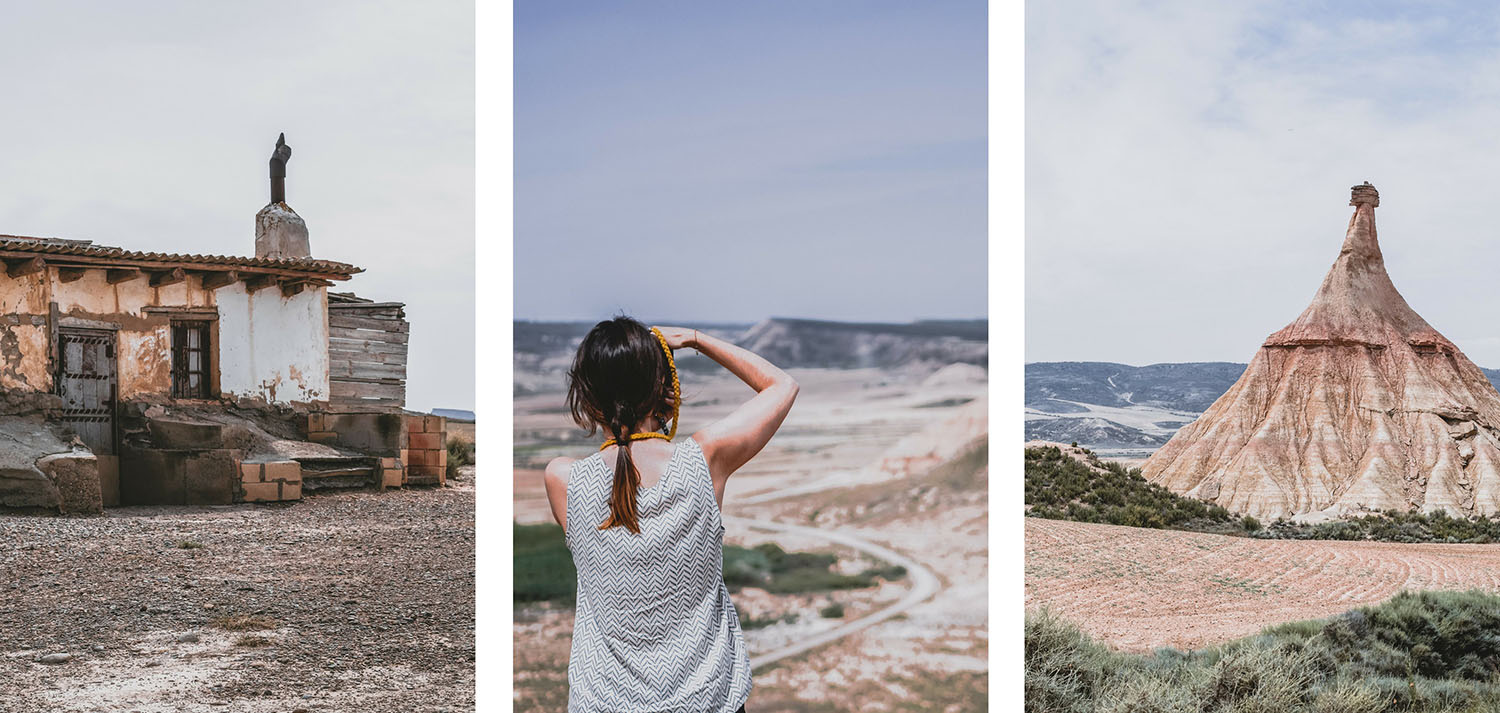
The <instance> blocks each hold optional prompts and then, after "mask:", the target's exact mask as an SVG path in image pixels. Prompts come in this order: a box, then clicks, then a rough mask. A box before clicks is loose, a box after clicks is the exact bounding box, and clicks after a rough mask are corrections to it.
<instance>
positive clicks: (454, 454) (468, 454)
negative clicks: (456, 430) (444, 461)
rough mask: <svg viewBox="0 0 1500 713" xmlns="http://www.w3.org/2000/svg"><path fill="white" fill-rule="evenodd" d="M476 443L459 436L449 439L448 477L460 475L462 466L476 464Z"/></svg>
mask: <svg viewBox="0 0 1500 713" xmlns="http://www.w3.org/2000/svg"><path fill="white" fill-rule="evenodd" d="M474 454H475V450H474V443H473V442H471V441H460V440H458V439H457V438H450V439H448V477H449V478H452V477H454V476H456V475H458V469H459V467H460V466H465V465H474V463H475V462H476V461H475V459H474Z"/></svg>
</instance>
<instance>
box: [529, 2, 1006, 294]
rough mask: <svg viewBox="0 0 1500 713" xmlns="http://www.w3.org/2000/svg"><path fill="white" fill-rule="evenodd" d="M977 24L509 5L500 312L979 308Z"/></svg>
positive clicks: (932, 13)
mask: <svg viewBox="0 0 1500 713" xmlns="http://www.w3.org/2000/svg"><path fill="white" fill-rule="evenodd" d="M985 13H986V8H985V4H984V3H983V2H981V1H976V0H958V1H953V0H948V1H944V2H921V3H912V2H906V1H904V0H902V1H899V2H892V1H873V0H872V1H869V2H860V3H852V4H851V3H822V2H814V3H808V2H801V1H800V0H779V1H771V2H753V3H736V2H705V3H683V2H660V1H647V2H631V3H598V2H595V3H558V2H546V1H543V0H518V2H517V3H516V16H515V46H516V75H515V76H516V94H515V112H516V113H515V150H516V159H515V160H516V167H515V180H516V203H515V208H516V214H515V226H516V237H515V274H516V282H515V311H516V313H515V316H516V317H517V318H520V319H566V320H584V321H591V320H596V319H602V318H606V317H608V316H610V315H611V314H613V313H615V312H617V311H620V310H624V311H627V312H630V313H634V314H637V315H639V316H641V317H642V318H645V319H654V318H657V317H660V318H663V319H667V318H670V319H674V320H684V321H686V320H701V321H756V320H760V319H763V318H766V317H770V316H791V317H815V318H826V319H851V320H882V321H885V320H889V321H903V320H908V319H914V318H929V317H943V318H964V317H969V318H972V317H983V316H984V314H985V312H986V285H985V254H986V253H985V250H986V242H985V237H986V236H985V218H986V216H985V211H986V193H985V175H986V173H985V171H986V164H985V156H986V154H985V134H986V116H985V111H986V103H985V102H986V91H985V89H986V84H985V81H986V80H985V67H986V64H985V62H986V54H985V50H986V46H985V29H986V28H985V18H986V14H985Z"/></svg>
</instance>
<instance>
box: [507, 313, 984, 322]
mask: <svg viewBox="0 0 1500 713" xmlns="http://www.w3.org/2000/svg"><path fill="white" fill-rule="evenodd" d="M615 314H618V313H615ZM613 316H614V314H611V315H609V316H605V317H587V318H558V319H550V318H536V317H514V316H513V317H511V322H513V323H514V322H536V323H543V324H589V323H591V322H593V323H597V322H602V321H604V320H607V319H610V318H611V317H613ZM629 316H632V317H635V315H629ZM637 319H639V317H637ZM773 319H784V320H802V321H808V322H839V323H843V324H912V323H916V322H988V321H989V316H988V315H980V316H978V317H917V318H915V319H905V320H880V319H837V318H833V317H795V316H789V315H783V314H778V315H772V316H769V317H761V318H759V319H661V320H649V321H651V322H652V323H656V324H717V325H741V324H750V325H754V324H760V323H761V322H765V321H768V320H773Z"/></svg>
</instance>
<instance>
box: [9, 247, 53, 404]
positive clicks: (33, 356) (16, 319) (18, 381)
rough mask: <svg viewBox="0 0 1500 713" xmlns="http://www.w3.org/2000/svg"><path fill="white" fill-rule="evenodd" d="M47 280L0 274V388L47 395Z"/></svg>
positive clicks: (38, 276) (40, 276) (38, 275)
mask: <svg viewBox="0 0 1500 713" xmlns="http://www.w3.org/2000/svg"><path fill="white" fill-rule="evenodd" d="M47 302H48V300H47V278H46V273H45V271H44V272H39V273H36V274H32V275H24V276H22V277H18V278H11V277H6V276H5V275H4V274H0V310H3V311H0V387H3V388H7V389H31V390H34V391H48V390H50V389H51V388H52V370H51V369H50V363H49V359H48V356H47V354H48V351H47V349H48V330H47Z"/></svg>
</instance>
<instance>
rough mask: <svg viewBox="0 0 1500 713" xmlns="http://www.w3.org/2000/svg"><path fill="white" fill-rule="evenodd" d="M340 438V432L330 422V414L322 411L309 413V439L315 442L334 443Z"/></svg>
mask: <svg viewBox="0 0 1500 713" xmlns="http://www.w3.org/2000/svg"><path fill="white" fill-rule="evenodd" d="M338 438H339V434H338V432H336V431H334V430H333V424H331V423H329V419H328V414H326V413H323V412H321V411H313V412H312V413H309V414H307V440H309V441H312V442H313V443H332V442H334V441H336V440H338Z"/></svg>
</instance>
